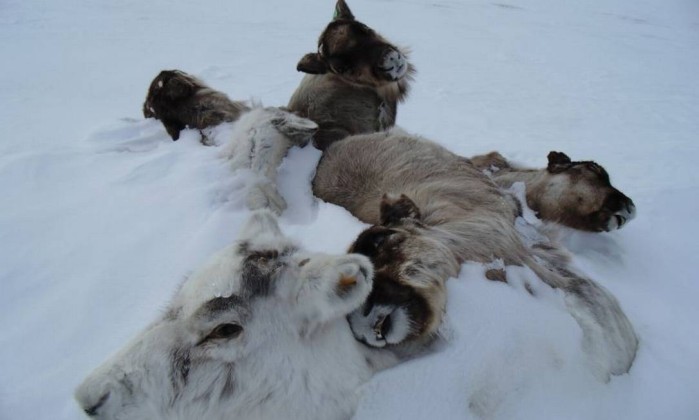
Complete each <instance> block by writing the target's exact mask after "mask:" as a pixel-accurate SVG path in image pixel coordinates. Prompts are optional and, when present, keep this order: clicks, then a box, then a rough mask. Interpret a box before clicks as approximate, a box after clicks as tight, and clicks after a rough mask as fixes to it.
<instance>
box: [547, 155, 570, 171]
mask: <svg viewBox="0 0 699 420" xmlns="http://www.w3.org/2000/svg"><path fill="white" fill-rule="evenodd" d="M548 160H549V165H548V167H547V168H546V170H548V171H549V172H551V173H557V172H561V171H563V170H564V169H567V168H568V166H569V165H570V164H571V163H572V162H571V160H570V158H569V157H568V155H566V154H565V153H563V152H554V151H551V152H549V155H548Z"/></svg>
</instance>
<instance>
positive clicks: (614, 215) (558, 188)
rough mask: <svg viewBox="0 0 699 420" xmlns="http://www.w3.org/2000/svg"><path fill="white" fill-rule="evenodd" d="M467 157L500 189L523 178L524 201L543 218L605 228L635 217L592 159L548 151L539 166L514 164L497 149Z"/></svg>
mask: <svg viewBox="0 0 699 420" xmlns="http://www.w3.org/2000/svg"><path fill="white" fill-rule="evenodd" d="M471 161H472V162H473V164H474V165H475V166H476V167H477V168H479V169H481V170H485V171H487V173H488V174H490V176H491V177H492V179H493V180H494V181H495V182H496V183H497V184H498V185H499V186H501V187H503V188H510V187H511V186H512V184H514V183H515V182H523V183H524V185H525V187H526V199H527V205H528V206H529V208H531V209H532V210H533V211H535V212H536V213H537V216H538V217H539V218H541V219H543V220H546V221H552V222H556V223H560V224H562V225H565V226H568V227H571V228H574V229H579V230H585V231H590V232H602V231H607V232H608V231H611V230H615V229H621V228H622V227H623V226H625V225H626V223H628V222H629V221H631V220H632V219H633V218H634V217H635V216H636V206H635V205H634V204H633V201H632V200H631V199H630V198H629V197H627V196H626V195H624V193H622V192H621V191H619V190H618V189H616V188H614V187H613V186H612V184H611V182H610V179H609V174H608V173H607V171H606V170H605V169H604V168H603V167H602V166H600V165H598V164H597V163H595V162H592V161H571V159H570V158H569V157H568V156H567V155H566V154H565V153H561V152H550V153H549V155H548V166H547V167H546V168H545V169H525V168H520V167H517V166H515V165H512V164H510V162H508V161H507V160H506V159H505V158H504V157H503V156H502V155H501V154H500V153H498V152H491V153H488V154H486V155H481V156H475V157H473V158H471Z"/></svg>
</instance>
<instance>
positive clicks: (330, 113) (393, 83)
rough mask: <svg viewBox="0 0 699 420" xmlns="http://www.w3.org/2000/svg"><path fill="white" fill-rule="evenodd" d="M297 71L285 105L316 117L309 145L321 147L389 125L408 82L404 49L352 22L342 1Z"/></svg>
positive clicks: (409, 70)
mask: <svg viewBox="0 0 699 420" xmlns="http://www.w3.org/2000/svg"><path fill="white" fill-rule="evenodd" d="M297 70H298V71H302V72H304V73H308V74H307V75H306V76H305V77H304V78H303V80H302V81H301V84H300V85H299V87H298V88H297V89H296V91H295V92H294V94H293V96H292V97H291V100H290V101H289V105H288V107H289V109H291V110H292V111H293V112H295V113H297V114H298V115H300V116H302V117H306V118H310V119H311V120H313V121H315V122H316V123H317V124H318V125H319V126H320V130H319V131H318V133H317V134H316V135H315V138H314V145H315V146H316V147H317V148H319V149H321V150H325V148H327V147H328V146H329V145H330V144H332V143H333V142H335V141H337V140H340V139H343V138H345V137H347V136H349V135H353V134H360V133H373V132H376V131H382V130H386V129H389V128H391V127H393V126H394V125H395V123H396V112H397V106H398V103H399V102H402V101H403V100H404V99H405V98H406V96H407V94H408V90H409V87H410V82H411V81H412V80H413V75H414V74H415V68H414V67H413V65H412V64H410V62H409V61H408V53H407V51H405V50H402V49H400V48H398V47H396V46H394V45H392V44H391V43H389V42H388V41H387V40H385V39H384V38H383V37H381V35H379V34H378V33H376V32H375V31H374V30H373V29H371V28H369V27H368V26H366V25H365V24H363V23H361V22H359V21H357V20H356V19H355V18H354V15H353V14H352V12H351V11H350V9H349V7H348V6H347V4H346V3H345V1H344V0H338V2H337V4H336V6H335V16H334V18H333V20H332V22H330V23H329V24H328V26H327V27H326V28H325V30H324V31H323V33H322V34H321V35H320V38H319V39H318V51H317V52H315V53H310V54H306V55H305V56H304V57H303V58H302V59H301V61H299V63H298V65H297Z"/></svg>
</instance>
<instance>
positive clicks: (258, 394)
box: [76, 211, 395, 420]
mask: <svg viewBox="0 0 699 420" xmlns="http://www.w3.org/2000/svg"><path fill="white" fill-rule="evenodd" d="M241 245H242V246H241ZM241 250H246V251H241ZM252 251H264V252H268V253H269V251H274V252H276V253H277V254H276V255H278V256H277V257H276V258H270V259H262V260H259V264H262V265H261V267H262V268H265V267H267V268H270V267H271V268H272V269H271V270H270V271H269V274H270V275H271V276H272V277H273V278H274V281H275V284H276V288H274V289H273V290H272V291H271V292H270V293H268V294H263V295H258V296H256V297H252V298H248V299H246V298H245V296H246V289H245V287H246V286H245V285H244V284H243V280H242V279H243V278H244V277H245V275H246V274H245V273H246V272H245V267H246V264H249V261H250V260H249V259H248V260H247V261H248V262H247V263H246V262H245V261H246V259H245V258H246V254H244V252H252ZM241 252H243V253H242V254H241ZM247 255H248V258H249V255H252V254H247ZM270 255H272V254H270ZM255 261H258V260H255ZM256 264H257V263H256ZM372 275H373V271H372V267H371V264H370V263H369V261H368V260H367V259H366V258H365V257H363V256H360V255H353V254H349V255H341V256H331V255H324V254H312V253H307V252H304V251H299V250H298V249H297V248H295V245H294V244H293V243H292V242H291V241H290V240H289V239H287V238H286V237H284V236H283V235H282V233H281V231H280V230H279V227H278V226H277V224H276V220H275V218H274V216H273V215H272V214H271V213H269V212H267V211H263V212H257V213H256V214H254V215H253V217H252V218H251V220H250V221H249V222H248V225H247V227H246V228H245V229H244V231H243V233H242V234H241V238H240V240H239V241H238V242H237V243H236V244H234V245H232V246H230V247H228V248H226V249H224V250H223V251H221V252H219V253H218V254H216V255H215V256H214V257H213V258H212V259H211V260H209V262H207V263H206V264H205V265H204V266H203V267H202V268H201V269H199V270H198V271H197V272H196V273H194V274H193V275H192V276H191V277H190V278H189V279H188V280H187V281H186V282H185V283H184V284H183V286H182V287H181V289H180V290H179V291H178V293H177V294H176V295H175V298H174V299H173V301H172V303H171V305H170V306H169V308H168V312H167V314H166V315H165V316H164V317H163V318H162V319H160V320H158V321H156V322H155V323H153V324H152V325H151V326H150V327H148V328H146V329H145V331H143V332H142V333H141V334H140V335H139V336H137V337H136V338H135V339H134V340H133V341H132V342H131V343H130V344H128V345H127V346H126V347H124V349H122V350H121V351H120V352H119V353H117V354H116V355H115V356H114V357H112V358H111V359H110V360H109V361H107V362H106V363H105V364H103V365H102V366H100V367H99V368H97V369H96V370H95V371H94V372H93V373H92V374H90V376H88V377H87V379H85V381H84V382H83V383H82V385H80V387H79V388H78V389H77V391H76V399H77V400H78V402H79V403H80V404H81V406H82V407H83V408H84V409H85V410H86V411H89V410H91V411H93V414H94V417H96V418H100V419H169V420H173V419H201V420H204V419H206V420H209V419H233V418H235V419H282V418H289V419H323V420H326V419H346V418H349V417H350V416H351V415H352V413H353V411H354V409H355V406H356V403H357V401H358V398H359V396H360V389H361V385H362V384H363V383H364V382H366V381H367V380H368V379H369V378H370V377H371V375H372V373H373V372H374V371H375V370H376V369H380V368H383V367H386V366H388V365H390V364H392V363H394V362H395V360H394V356H393V355H392V354H390V353H388V352H385V351H382V350H375V349H370V348H369V347H366V346H364V345H362V344H360V343H358V342H357V341H356V340H355V339H354V337H353V335H352V333H351V332H350V329H349V326H348V324H347V321H346V320H345V316H346V315H347V314H348V313H349V312H350V311H352V310H354V309H355V308H357V307H359V306H360V305H361V304H362V302H363V301H364V299H365V298H366V296H367V295H368V293H369V291H370V289H371V284H372V281H371V277H372ZM343 276H353V277H354V278H355V279H356V284H354V286H353V287H354V289H352V290H351V291H350V292H347V291H345V293H342V294H339V293H337V292H336V291H337V289H336V287H337V285H338V281H340V279H342V278H343ZM232 294H235V295H237V296H239V297H240V299H242V301H243V302H242V303H241V304H235V305H232V306H230V307H226V308H225V309H224V310H220V311H216V312H211V311H204V312H202V310H203V308H205V304H206V302H209V301H210V300H211V299H213V298H215V297H229V296H231V295H232ZM202 314H204V315H202ZM227 323H233V324H238V325H241V326H242V327H243V331H242V333H240V335H238V336H237V337H235V338H229V339H220V338H219V339H215V340H209V341H205V340H203V338H204V337H207V335H208V334H210V332H211V331H212V329H213V328H215V327H216V326H218V325H221V324H227ZM174 355H179V356H180V358H179V359H178V358H177V357H173V356H174ZM183 355H186V357H182V356H183ZM178 360H179V361H178ZM183 360H188V362H183ZM183 367H186V368H183ZM184 370H186V371H187V375H186V377H185V376H183V375H181V372H182V371H184Z"/></svg>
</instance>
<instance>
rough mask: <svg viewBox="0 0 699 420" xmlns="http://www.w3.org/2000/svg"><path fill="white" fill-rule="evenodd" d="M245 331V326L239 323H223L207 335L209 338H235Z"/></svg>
mask: <svg viewBox="0 0 699 420" xmlns="http://www.w3.org/2000/svg"><path fill="white" fill-rule="evenodd" d="M241 332H243V327H241V326H240V325H238V324H221V325H219V326H217V327H216V328H214V330H213V331H211V333H210V334H209V335H208V336H207V337H206V339H207V340H213V339H217V338H235V337H237V336H239V335H240V333H241Z"/></svg>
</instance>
